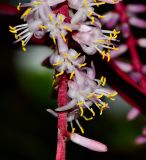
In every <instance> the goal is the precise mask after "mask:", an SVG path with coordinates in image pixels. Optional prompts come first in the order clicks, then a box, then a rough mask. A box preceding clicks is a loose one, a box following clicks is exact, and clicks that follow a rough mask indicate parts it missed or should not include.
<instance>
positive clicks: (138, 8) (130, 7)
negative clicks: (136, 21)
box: [126, 4, 146, 13]
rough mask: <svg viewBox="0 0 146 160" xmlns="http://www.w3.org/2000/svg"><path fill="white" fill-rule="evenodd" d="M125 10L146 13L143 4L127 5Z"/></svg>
mask: <svg viewBox="0 0 146 160" xmlns="http://www.w3.org/2000/svg"><path fill="white" fill-rule="evenodd" d="M126 9H127V11H128V12H133V13H142V12H145V11H146V6H145V5H143V4H129V5H127V7H126Z"/></svg>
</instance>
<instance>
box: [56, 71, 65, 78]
mask: <svg viewBox="0 0 146 160" xmlns="http://www.w3.org/2000/svg"><path fill="white" fill-rule="evenodd" d="M63 73H64V71H61V72H60V73H58V74H56V77H59V76H61V75H63Z"/></svg>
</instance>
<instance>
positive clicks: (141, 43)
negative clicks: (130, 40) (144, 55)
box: [137, 38, 146, 48]
mask: <svg viewBox="0 0 146 160" xmlns="http://www.w3.org/2000/svg"><path fill="white" fill-rule="evenodd" d="M137 43H138V45H139V46H140V47H143V48H146V38H140V39H138V40H137Z"/></svg>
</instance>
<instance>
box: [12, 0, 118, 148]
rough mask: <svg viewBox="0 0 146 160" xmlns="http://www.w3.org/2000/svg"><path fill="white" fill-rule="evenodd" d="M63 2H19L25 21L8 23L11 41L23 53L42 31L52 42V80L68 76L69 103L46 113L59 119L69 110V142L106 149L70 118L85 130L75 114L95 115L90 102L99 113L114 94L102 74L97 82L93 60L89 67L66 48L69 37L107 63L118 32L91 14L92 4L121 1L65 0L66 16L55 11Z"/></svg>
mask: <svg viewBox="0 0 146 160" xmlns="http://www.w3.org/2000/svg"><path fill="white" fill-rule="evenodd" d="M64 1H65V0H56V1H55V0H31V2H30V3H25V4H21V3H20V4H19V5H18V7H17V9H18V10H21V8H22V7H27V9H26V11H25V12H24V13H23V14H22V16H21V19H23V20H24V22H25V23H24V24H21V25H18V26H15V27H12V26H10V32H12V33H13V34H14V36H15V38H16V41H15V43H16V42H21V45H22V50H23V51H26V44H27V43H28V42H29V40H30V38H31V37H32V36H34V37H35V38H42V37H43V36H44V35H45V34H48V35H49V38H50V39H52V41H53V43H54V47H53V48H54V53H53V54H51V55H50V57H49V63H50V64H51V65H52V66H53V67H54V69H55V71H56V72H55V76H54V77H55V79H57V78H58V77H60V76H61V75H63V74H67V75H69V76H68V77H69V79H68V83H67V84H68V92H67V96H68V97H69V102H68V103H67V104H66V105H64V106H62V107H59V108H57V109H56V110H55V111H53V110H51V109H48V110H47V111H48V112H50V113H51V114H52V115H54V116H55V117H58V114H59V113H60V112H67V121H68V122H70V124H71V128H72V134H70V139H71V140H72V141H73V142H75V143H78V144H80V145H82V146H84V147H87V148H89V149H91V150H94V151H106V150H107V148H106V146H105V145H103V144H101V143H99V142H95V141H93V140H90V139H87V138H85V137H82V136H79V135H78V134H76V133H74V131H75V128H74V126H73V121H75V122H76V123H77V125H78V126H79V128H80V130H81V132H82V133H84V130H83V127H82V126H81V124H80V123H79V120H78V118H79V117H82V118H84V119H85V120H91V119H93V117H94V116H95V111H94V110H93V108H92V106H93V104H94V105H95V106H97V108H98V109H99V110H100V115H102V112H103V111H104V110H105V109H107V108H109V106H108V103H106V102H104V101H103V100H104V99H103V98H104V97H107V98H109V99H111V100H114V97H115V96H116V94H117V92H115V91H112V90H110V89H105V88H104V86H105V84H106V78H105V77H103V76H102V77H101V79H100V80H98V79H96V78H95V74H96V73H95V68H94V64H93V63H91V67H88V66H87V63H86V61H85V59H86V56H85V55H82V53H78V52H77V51H76V50H74V49H73V48H69V47H68V36H70V37H71V38H72V39H73V40H74V41H76V42H77V43H78V44H79V45H80V46H81V48H82V50H83V51H84V52H85V53H86V54H88V55H93V54H96V53H99V54H101V55H102V59H104V58H106V59H107V61H109V60H110V50H114V51H115V50H118V48H117V47H116V42H117V41H118V40H117V35H118V34H119V31H116V30H115V29H114V30H113V31H108V30H102V28H101V26H102V25H101V22H100V21H101V19H103V18H104V17H103V16H101V15H99V14H97V13H96V12H95V7H99V6H100V5H104V4H105V3H110V4H115V3H118V2H119V1H120V0H76V1H74V0H68V1H67V2H68V6H69V15H70V18H69V17H66V16H65V15H64V14H63V13H57V12H56V7H57V5H58V4H59V5H60V4H62V3H63V2H64ZM67 18H69V19H70V23H69V22H68V21H67V20H66V19H67ZM84 110H89V112H91V117H86V116H85V114H84ZM90 143H91V144H90Z"/></svg>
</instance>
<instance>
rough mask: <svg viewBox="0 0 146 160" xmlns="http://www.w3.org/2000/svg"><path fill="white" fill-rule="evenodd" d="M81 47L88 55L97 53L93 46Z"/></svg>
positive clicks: (82, 45)
mask: <svg viewBox="0 0 146 160" xmlns="http://www.w3.org/2000/svg"><path fill="white" fill-rule="evenodd" d="M81 47H82V49H83V51H84V52H85V53H87V54H88V55H93V54H95V53H96V49H95V47H93V46H86V45H84V44H81Z"/></svg>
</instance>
